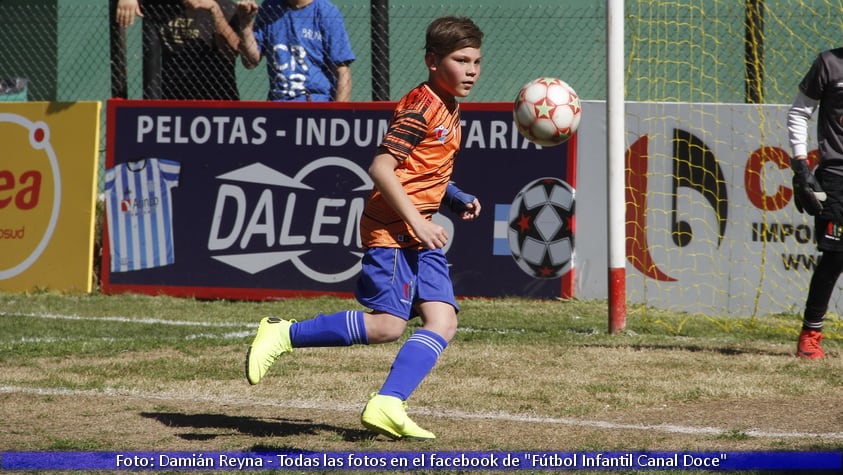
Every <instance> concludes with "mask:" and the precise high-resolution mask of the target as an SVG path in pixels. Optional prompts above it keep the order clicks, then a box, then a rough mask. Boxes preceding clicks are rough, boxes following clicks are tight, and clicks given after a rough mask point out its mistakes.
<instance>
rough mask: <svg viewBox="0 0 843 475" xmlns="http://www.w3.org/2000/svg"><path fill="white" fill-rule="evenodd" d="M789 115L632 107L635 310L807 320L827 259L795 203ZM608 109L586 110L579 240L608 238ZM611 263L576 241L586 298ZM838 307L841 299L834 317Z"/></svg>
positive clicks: (599, 248)
mask: <svg viewBox="0 0 843 475" xmlns="http://www.w3.org/2000/svg"><path fill="white" fill-rule="evenodd" d="M788 108H789V106H788V105H751V104H688V103H639V102H628V103H626V106H625V114H626V116H625V120H626V156H625V178H626V180H627V187H626V203H625V207H626V209H625V211H626V236H625V240H626V251H627V256H626V257H627V266H626V271H627V278H626V290H627V298H628V299H629V301H630V302H634V303H643V304H646V305H650V306H653V307H656V308H663V309H671V310H675V311H687V312H693V313H703V314H707V315H713V316H717V317H720V316H747V315H759V314H775V313H781V312H794V313H799V314H801V312H802V307H803V306H804V302H805V297H806V295H807V289H808V283H809V281H810V277H811V274H812V271H813V269H814V267H815V266H816V264H817V262H818V259H819V252H818V251H817V247H816V239H815V236H814V229H813V219H812V218H811V217H810V216H808V215H805V214H800V213H799V212H798V211H797V209H796V207H795V206H794V204H793V202H792V201H793V190H792V189H791V188H792V184H791V178H792V176H793V172H792V171H791V170H790V165H789V162H790V144H789V143H788V135H787V111H788ZM605 109H606V106H605V103H604V102H596V101H584V102H583V124H582V127H581V128H580V132H579V139H580V142H579V143H580V147H579V148H580V156H581V157H589V159H590V160H589V161H588V166H587V167H586V166H582V165H586V162H585V160H580V164H581V166H580V169H579V173H578V175H577V182H578V184H579V191H580V193H578V195H577V197H578V202H579V205H580V207H579V211H580V212H579V214H578V221H577V230H578V232H579V234H580V236H601V235H605V233H606V231H605V227H606V224H605V223H606V221H607V211H606V210H607V209H608V204H607V203H606V188H605V183H606V174H607V170H606V161H605V159H604V157H605V156H606V140H605V121H606V115H605ZM814 136H815V133H814V130H813V129H812V131H811V134H810V138H811V140H810V141H809V143H808V150H809V158H810V159H811V160H812V161H814V162H815V161H816V158H817V144H816V139H815V138H814ZM605 256H606V246H605V244H603V242H601V241H600V240H599V239H588V240H585V239H580V241H579V245H578V247H577V257H578V258H581V259H580V260H579V261H578V263H577V271H578V274H577V275H578V283H577V285H576V292H577V296H578V297H580V298H605V296H606V295H607V293H606V278H605V272H604V271H603V270H604V269H606V266H607V264H606V258H605ZM841 309H843V299H841V294H840V293H839V292H835V293H834V295H833V296H832V300H831V305H830V310H832V311H840V310H841Z"/></svg>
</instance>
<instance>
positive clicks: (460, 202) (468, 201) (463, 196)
mask: <svg viewBox="0 0 843 475" xmlns="http://www.w3.org/2000/svg"><path fill="white" fill-rule="evenodd" d="M442 203H443V204H444V205H446V206H447V207H448V209H450V210H451V212H453V213H455V214H456V215H457V216H459V217H460V218H462V219H464V220H471V219H477V217H478V216H480V201H479V200H478V199H477V197H476V196H474V195H472V194H469V193H466V192H464V191H462V190H461V189H459V188H458V187H457V185H455V184H454V182H450V183H448V187H447V188H446V189H445V199H444V200H442Z"/></svg>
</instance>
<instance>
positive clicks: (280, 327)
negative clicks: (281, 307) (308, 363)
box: [246, 317, 295, 384]
mask: <svg viewBox="0 0 843 475" xmlns="http://www.w3.org/2000/svg"><path fill="white" fill-rule="evenodd" d="M293 322H295V320H289V321H288V320H282V319H280V318H278V317H266V318H264V319H263V320H261V324H260V326H259V327H258V333H257V335H255V339H254V341H252V346H250V347H249V351H248V352H247V353H246V379H248V380H249V384H258V383H259V382H260V380H261V378H263V377H264V375H265V374H266V372H267V371H269V368H270V367H271V366H272V364H273V363H275V360H277V359H278V357H279V356H281V355H283V354H284V353H289V352H291V351H293V344H292V343H291V342H290V327H291V326H292V325H293Z"/></svg>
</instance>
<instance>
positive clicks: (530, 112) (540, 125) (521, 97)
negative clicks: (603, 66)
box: [512, 77, 582, 147]
mask: <svg viewBox="0 0 843 475" xmlns="http://www.w3.org/2000/svg"><path fill="white" fill-rule="evenodd" d="M581 114H582V107H581V106H580V97H579V96H578V95H577V93H576V91H574V88H572V87H571V86H569V85H568V83H566V82H565V81H562V80H561V79H557V78H551V77H543V78H538V79H535V80H533V81H530V82H528V83H527V84H526V85H524V87H522V88H521V90H520V91H518V97H516V98H515V103H514V104H513V109H512V117H513V118H514V119H515V125H516V126H517V127H518V131H519V132H521V135H523V136H524V137H526V138H527V140H529V141H531V142H533V143H536V144H538V145H541V146H542V147H553V146H555V145H560V144H563V143H565V142H566V141H567V140H568V139H570V138H571V137H572V136H573V135H574V134H575V133H576V132H577V129H578V128H579V126H580V116H581Z"/></svg>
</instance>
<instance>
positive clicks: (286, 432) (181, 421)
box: [140, 412, 373, 442]
mask: <svg viewBox="0 0 843 475" xmlns="http://www.w3.org/2000/svg"><path fill="white" fill-rule="evenodd" d="M140 415H141V416H142V417H146V418H148V419H155V420H157V421H158V422H160V423H162V424H164V425H165V426H167V427H186V428H193V429H196V430H197V432H190V433H185V434H179V437H181V438H182V439H185V440H197V441H203V440H212V439H215V438H217V437H220V436H225V435H227V434H223V433H207V432H199V431H200V430H203V429H204V430H208V429H216V430H223V431H225V430H227V431H237V432H239V433H241V434H244V435H249V436H253V437H291V436H297V435H316V434H318V433H321V432H332V433H334V434H336V435H337V436H339V437H340V438H342V439H343V440H345V441H348V442H357V441H361V440H366V439H370V438H372V436H373V434H371V433H370V432H367V431H365V430H363V429H348V428H345V427H337V426H332V425H329V424H317V423H314V422H312V421H310V420H308V419H272V420H267V419H258V418H255V417H243V416H228V415H225V414H182V413H178V412H141V413H140Z"/></svg>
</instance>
